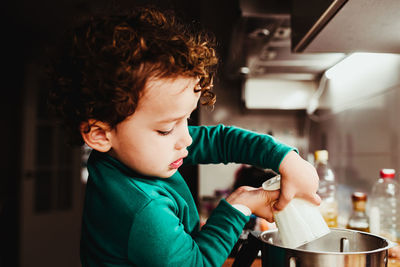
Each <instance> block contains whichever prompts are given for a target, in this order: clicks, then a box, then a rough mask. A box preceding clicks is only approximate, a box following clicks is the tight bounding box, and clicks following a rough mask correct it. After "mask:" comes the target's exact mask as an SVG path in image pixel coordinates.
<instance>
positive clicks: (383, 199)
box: [369, 169, 400, 242]
mask: <svg viewBox="0 0 400 267" xmlns="http://www.w3.org/2000/svg"><path fill="white" fill-rule="evenodd" d="M369 219H370V231H371V233H373V234H377V235H381V236H383V237H386V238H388V239H390V240H392V241H394V242H399V241H400V185H399V184H398V183H397V182H396V181H395V170H394V169H381V170H380V178H379V179H378V181H376V182H375V184H374V186H373V188H372V193H371V197H370V205H369Z"/></svg>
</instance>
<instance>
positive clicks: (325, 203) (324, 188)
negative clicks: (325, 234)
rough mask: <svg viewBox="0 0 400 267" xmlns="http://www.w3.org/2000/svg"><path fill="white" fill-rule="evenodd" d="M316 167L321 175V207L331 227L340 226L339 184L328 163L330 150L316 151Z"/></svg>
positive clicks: (319, 192) (319, 193)
mask: <svg viewBox="0 0 400 267" xmlns="http://www.w3.org/2000/svg"><path fill="white" fill-rule="evenodd" d="M314 156H315V169H316V170H317V173H318V176H319V188H318V195H319V196H320V197H321V200H322V202H321V205H320V206H319V209H320V211H321V214H322V216H323V217H324V219H325V221H326V223H327V224H328V226H329V227H337V226H338V213H339V212H338V201H337V196H336V190H337V184H336V179H335V175H334V172H333V171H332V169H331V168H330V166H329V163H328V156H329V155H328V151H327V150H317V151H315V152H314Z"/></svg>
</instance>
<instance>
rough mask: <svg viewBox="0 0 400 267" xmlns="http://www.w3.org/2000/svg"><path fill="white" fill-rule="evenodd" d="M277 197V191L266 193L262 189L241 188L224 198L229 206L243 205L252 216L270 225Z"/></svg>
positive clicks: (272, 220)
mask: <svg viewBox="0 0 400 267" xmlns="http://www.w3.org/2000/svg"><path fill="white" fill-rule="evenodd" d="M278 197H279V190H276V191H266V190H264V189H262V187H260V188H254V187H250V186H241V187H239V188H238V189H236V190H235V191H234V192H233V193H232V194H230V195H229V196H228V197H227V198H226V201H227V202H228V203H230V204H231V205H233V204H242V205H245V206H247V207H248V208H249V209H250V210H251V212H252V213H253V214H255V215H257V216H258V217H261V218H264V219H266V220H267V221H268V222H271V223H272V222H274V216H273V204H274V202H275V201H277V199H278Z"/></svg>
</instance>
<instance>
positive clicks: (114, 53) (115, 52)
mask: <svg viewBox="0 0 400 267" xmlns="http://www.w3.org/2000/svg"><path fill="white" fill-rule="evenodd" d="M190 26H191V25H186V24H184V23H182V22H181V21H179V20H178V19H177V17H176V16H175V15H174V13H173V12H172V11H164V12H162V11H160V10H158V9H156V8H154V7H142V8H137V9H135V10H132V11H130V12H129V14H124V15H121V14H119V15H107V16H105V15H102V16H92V17H90V18H89V19H88V20H87V21H86V22H85V23H83V24H82V26H80V27H77V28H76V29H75V30H73V31H72V32H71V34H70V35H69V36H70V38H69V39H68V40H69V42H66V43H64V45H63V51H64V52H63V53H62V54H61V57H60V58H59V60H58V61H57V63H56V64H53V68H52V80H53V81H54V82H55V83H54V85H53V86H52V88H51V90H50V95H49V104H50V107H52V108H53V110H55V111H56V114H57V115H58V116H59V117H61V118H62V120H63V121H64V124H65V127H66V130H67V131H68V132H69V136H70V143H71V144H76V145H82V144H83V140H82V137H81V135H80V125H81V124H82V123H83V122H88V121H89V120H90V119H94V120H95V121H101V122H105V123H106V124H107V125H108V126H109V127H110V128H111V129H113V128H115V127H116V125H117V124H118V123H120V122H122V121H123V120H124V119H125V118H126V117H128V116H130V115H132V114H133V113H134V112H135V109H136V107H137V105H138V101H139V98H140V96H141V92H142V91H143V89H144V87H145V85H146V82H147V81H148V80H149V79H150V78H154V77H155V78H167V77H168V78H169V77H177V76H187V77H197V78H199V79H200V81H199V86H200V88H201V96H202V98H201V104H203V105H204V104H206V105H213V104H214V103H215V95H214V93H213V92H211V91H210V90H211V88H212V85H213V77H214V75H215V72H216V67H217V62H218V59H217V56H216V50H215V45H216V43H215V38H214V36H213V35H211V34H210V33H208V32H205V31H203V30H198V29H195V28H194V27H190ZM192 26H193V25H192ZM89 127H90V125H89ZM87 130H90V128H89V129H87Z"/></svg>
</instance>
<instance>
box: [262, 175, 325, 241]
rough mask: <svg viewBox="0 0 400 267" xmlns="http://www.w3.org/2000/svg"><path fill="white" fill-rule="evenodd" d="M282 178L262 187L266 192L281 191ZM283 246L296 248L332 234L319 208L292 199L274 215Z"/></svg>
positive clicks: (265, 183) (278, 177) (266, 183)
mask: <svg viewBox="0 0 400 267" xmlns="http://www.w3.org/2000/svg"><path fill="white" fill-rule="evenodd" d="M280 181H281V176H280V175H277V176H275V177H273V178H271V179H269V180H267V181H265V182H264V183H263V185H262V187H263V189H264V190H267V191H274V190H278V189H280ZM274 219H275V223H276V226H277V228H278V232H279V236H280V238H281V241H282V245H283V246H285V247H288V248H296V247H299V246H301V245H304V244H306V243H308V242H311V241H313V240H315V239H317V238H320V237H322V236H324V235H326V234H328V233H329V232H330V229H329V227H328V225H327V224H326V222H325V220H324V218H323V217H322V215H321V213H320V211H319V209H318V206H316V205H314V204H312V203H310V202H308V201H306V200H304V199H300V198H294V199H292V200H291V201H290V202H289V203H288V204H287V206H286V207H285V208H284V209H283V210H281V211H277V212H275V213H274Z"/></svg>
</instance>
